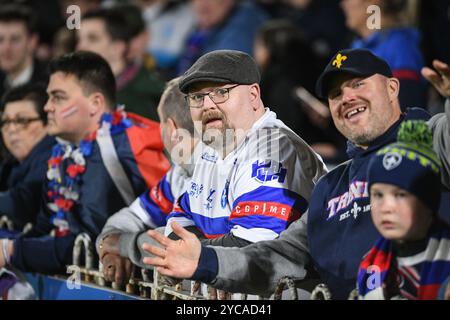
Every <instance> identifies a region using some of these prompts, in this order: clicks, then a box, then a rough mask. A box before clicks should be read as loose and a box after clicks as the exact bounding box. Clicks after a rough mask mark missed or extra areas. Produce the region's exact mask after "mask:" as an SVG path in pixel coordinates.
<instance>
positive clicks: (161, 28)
mask: <svg viewBox="0 0 450 320" xmlns="http://www.w3.org/2000/svg"><path fill="white" fill-rule="evenodd" d="M137 3H138V4H139V5H140V6H141V8H142V12H143V16H144V20H145V23H146V27H147V32H148V33H149V35H150V41H149V42H148V45H147V53H149V54H151V55H152V56H153V57H154V59H155V64H156V68H157V69H158V70H159V71H160V73H161V74H162V75H163V76H164V77H165V78H166V79H171V78H173V76H174V75H175V74H176V70H175V69H176V65H177V62H178V60H179V58H180V56H181V54H182V53H183V50H184V44H185V42H186V40H187V37H188V36H189V34H190V33H191V32H192V31H193V29H194V26H195V23H196V19H195V15H194V11H193V9H192V5H191V3H190V1H184V0H150V1H144V0H140V1H137Z"/></svg>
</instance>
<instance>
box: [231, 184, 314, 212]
mask: <svg viewBox="0 0 450 320" xmlns="http://www.w3.org/2000/svg"><path fill="white" fill-rule="evenodd" d="M247 201H261V202H263V201H266V202H277V203H281V204H286V205H288V206H290V207H292V208H294V209H296V210H297V211H298V212H299V213H300V214H303V213H304V212H305V211H306V209H308V201H306V199H305V198H303V197H302V196H301V195H299V194H298V193H296V192H293V191H291V190H288V189H283V188H274V187H259V188H257V189H255V190H252V191H250V192H248V193H245V194H243V195H241V196H240V197H239V198H237V199H236V200H235V201H234V203H233V208H235V207H236V206H237V205H238V204H239V202H247Z"/></svg>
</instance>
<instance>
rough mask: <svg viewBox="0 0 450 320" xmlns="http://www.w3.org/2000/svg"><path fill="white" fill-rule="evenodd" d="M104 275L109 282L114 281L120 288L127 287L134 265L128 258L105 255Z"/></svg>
mask: <svg viewBox="0 0 450 320" xmlns="http://www.w3.org/2000/svg"><path fill="white" fill-rule="evenodd" d="M102 263H103V274H104V276H105V279H106V280H107V281H114V282H115V283H117V284H118V285H119V286H120V287H122V286H123V285H125V284H126V283H127V282H128V280H130V277H131V271H132V270H133V267H132V266H133V265H132V263H131V261H130V260H129V259H128V258H123V257H121V256H119V255H116V254H113V253H107V254H105V255H104V257H103V260H102Z"/></svg>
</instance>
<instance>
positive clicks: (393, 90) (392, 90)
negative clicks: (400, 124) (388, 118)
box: [388, 78, 400, 101]
mask: <svg viewBox="0 0 450 320" xmlns="http://www.w3.org/2000/svg"><path fill="white" fill-rule="evenodd" d="M399 92H400V81H399V80H398V79H397V78H389V79H388V93H389V100H391V101H394V100H395V99H397V98H398V95H399Z"/></svg>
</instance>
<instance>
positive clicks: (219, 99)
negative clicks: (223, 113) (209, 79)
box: [186, 84, 240, 108]
mask: <svg viewBox="0 0 450 320" xmlns="http://www.w3.org/2000/svg"><path fill="white" fill-rule="evenodd" d="M238 86H240V84H236V85H234V86H232V87H228V88H216V89H214V90H211V91H209V92H205V93H200V92H198V93H190V94H188V95H186V102H187V104H188V106H189V107H190V108H201V107H203V104H204V103H205V97H206V96H208V97H209V98H210V99H211V100H212V102H214V103H224V102H225V101H227V100H228V98H229V97H230V90H231V89H234V88H236V87H238Z"/></svg>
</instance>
